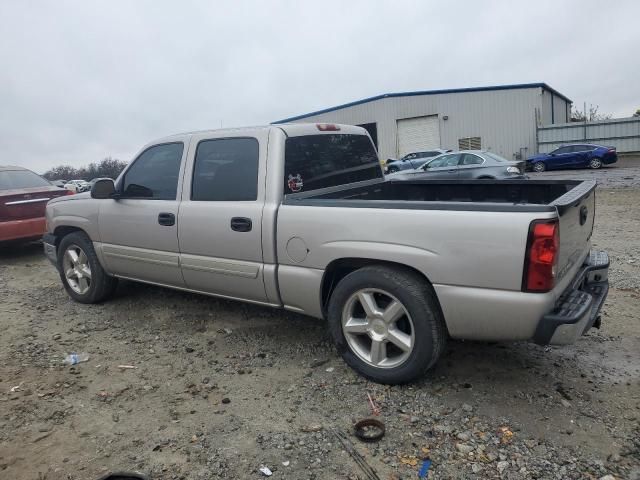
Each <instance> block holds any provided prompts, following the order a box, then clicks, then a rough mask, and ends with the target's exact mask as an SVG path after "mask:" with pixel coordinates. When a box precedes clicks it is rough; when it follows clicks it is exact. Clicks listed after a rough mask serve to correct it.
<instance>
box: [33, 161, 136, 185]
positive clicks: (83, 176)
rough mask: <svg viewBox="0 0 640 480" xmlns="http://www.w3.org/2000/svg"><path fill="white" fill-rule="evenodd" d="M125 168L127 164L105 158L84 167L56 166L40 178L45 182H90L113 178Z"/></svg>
mask: <svg viewBox="0 0 640 480" xmlns="http://www.w3.org/2000/svg"><path fill="white" fill-rule="evenodd" d="M126 166H127V162H124V161H122V160H118V159H117V158H111V157H107V158H105V159H103V160H101V161H99V162H92V163H90V164H89V165H87V166H85V167H79V168H76V167H72V166H71V165H58V166H57V167H53V168H52V169H50V170H47V171H46V172H45V173H44V174H43V175H42V176H43V177H44V178H46V179H47V180H87V181H89V180H92V179H94V178H113V179H114V180H115V179H116V177H117V176H118V175H120V172H122V170H124V167H126Z"/></svg>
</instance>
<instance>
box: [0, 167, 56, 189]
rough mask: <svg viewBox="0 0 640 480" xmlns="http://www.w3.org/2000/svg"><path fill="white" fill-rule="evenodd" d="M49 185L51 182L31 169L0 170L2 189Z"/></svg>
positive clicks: (0, 186)
mask: <svg viewBox="0 0 640 480" xmlns="http://www.w3.org/2000/svg"><path fill="white" fill-rule="evenodd" d="M49 186H51V184H50V183H49V182H47V181H46V180H45V179H44V178H42V177H41V176H40V175H36V174H35V173H33V172H30V171H29V170H4V171H0V190H13V189H16V188H33V187H49Z"/></svg>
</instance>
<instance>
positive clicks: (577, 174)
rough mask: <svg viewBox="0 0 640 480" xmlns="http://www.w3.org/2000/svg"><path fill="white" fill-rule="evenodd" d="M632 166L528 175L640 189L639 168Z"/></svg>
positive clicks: (554, 171) (555, 171) (604, 186)
mask: <svg viewBox="0 0 640 480" xmlns="http://www.w3.org/2000/svg"><path fill="white" fill-rule="evenodd" d="M631 165H634V166H626V167H623V168H620V167H618V166H616V165H613V166H610V167H603V168H601V169H599V170H590V169H588V168H585V169H582V170H552V171H550V172H542V173H535V172H531V173H529V174H528V175H529V176H530V177H531V178H544V179H549V180H567V179H570V180H595V181H596V182H597V183H598V185H600V186H601V187H603V188H638V187H640V166H637V165H639V163H638V162H634V163H633V164H631Z"/></svg>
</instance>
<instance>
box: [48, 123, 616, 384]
mask: <svg viewBox="0 0 640 480" xmlns="http://www.w3.org/2000/svg"><path fill="white" fill-rule="evenodd" d="M46 212H47V229H48V234H47V235H45V237H44V248H45V253H46V254H47V256H48V257H49V258H50V259H51V261H52V262H53V263H54V265H55V266H56V267H57V269H58V270H59V272H60V278H61V279H62V283H63V285H64V288H65V289H66V290H67V292H68V293H69V295H70V296H71V297H72V298H74V299H75V300H77V301H79V302H83V303H95V302H101V301H104V300H106V299H107V298H108V297H109V296H110V295H111V294H112V293H113V291H114V289H115V286H116V282H117V279H118V278H123V279H128V280H135V281H140V282H147V283H152V284H155V285H161V286H164V287H170V288H176V289H180V290H187V291H191V292H198V293H202V294H206V295H215V296H219V297H224V298H229V299H234V300H242V301H246V302H252V303H256V304H260V305H266V306H270V307H277V308H285V309H287V310H292V311H295V312H300V313H303V314H306V315H310V316H313V317H318V318H325V319H327V321H328V324H329V329H330V331H331V334H332V336H333V338H334V340H335V343H336V345H337V348H338V351H339V352H340V354H341V355H342V356H343V358H344V360H345V361H346V362H347V363H348V364H349V365H350V366H351V367H353V368H354V369H355V370H357V371H358V372H359V373H361V374H362V375H364V376H366V377H368V378H370V379H372V380H375V381H378V382H383V383H402V382H408V381H410V380H412V379H414V378H416V377H417V376H419V375H421V374H422V373H423V372H425V371H426V370H427V369H429V368H430V367H431V366H433V365H434V363H435V362H436V360H437V359H438V357H439V356H440V354H441V353H442V351H443V348H444V345H445V341H446V340H447V338H448V337H452V338H459V339H469V340H491V341H498V340H505V341H514V340H532V341H534V342H537V343H540V344H568V343H571V342H574V341H575V340H576V339H577V338H578V337H579V336H580V335H582V334H583V333H585V332H586V331H587V330H589V329H590V328H591V327H592V326H599V322H600V318H599V311H600V309H601V307H602V304H603V302H604V299H605V298H606V295H607V292H608V280H607V272H608V267H609V260H608V257H607V254H606V253H605V252H595V251H592V250H591V249H590V239H591V233H592V229H593V221H594V213H595V184H594V182H577V181H528V180H502V181H496V180H479V181H478V180H476V181H442V180H440V181H434V180H415V181H414V180H406V181H389V180H385V179H384V176H383V173H382V169H381V167H380V164H379V161H378V157H377V154H376V150H375V147H374V145H373V144H372V142H371V139H370V138H369V136H368V135H367V133H366V131H365V130H363V129H362V128H358V127H353V126H346V125H332V124H306V125H305V124H294V125H277V126H275V125H274V126H266V127H259V128H243V129H227V130H212V131H203V132H194V133H187V134H181V135H175V136H171V137H168V138H163V139H161V140H158V141H156V142H153V143H151V144H149V145H147V146H145V147H144V148H143V149H142V151H141V152H140V153H139V154H138V155H137V156H136V158H135V159H134V160H133V161H132V162H131V164H130V165H129V166H128V168H127V169H126V170H125V171H124V172H123V173H122V174H121V175H120V177H119V178H118V179H117V181H116V182H115V183H114V182H113V181H112V180H108V179H105V180H100V181H98V182H96V183H95V184H94V186H93V188H92V190H91V193H84V194H80V195H73V196H65V197H60V198H58V199H54V200H52V201H50V202H49V204H48V205H47V210H46Z"/></svg>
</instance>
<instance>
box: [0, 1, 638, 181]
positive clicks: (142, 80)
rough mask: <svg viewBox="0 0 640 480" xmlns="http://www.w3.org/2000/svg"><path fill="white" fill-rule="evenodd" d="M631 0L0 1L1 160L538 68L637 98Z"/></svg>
mask: <svg viewBox="0 0 640 480" xmlns="http://www.w3.org/2000/svg"><path fill="white" fill-rule="evenodd" d="M639 18H640V1H635V0H629V1H609V2H603V1H601V0H598V1H591V0H578V1H545V0H537V1H535V2H532V1H444V0H440V1H439V2H432V1H403V0H393V1H373V0H369V1H354V0H350V1H332V0H322V1H275V0H270V1H251V2H250V1H241V0H235V1H227V2H216V1H213V0H208V1H189V0H182V1H180V2H175V1H160V0H154V1H143V0H136V1H120V0H109V1H98V0H92V1H90V2H87V1H86V0H83V1H64V0H55V1H48V2H47V1H29V2H19V1H13V2H10V1H4V2H1V3H0V164H4V165H21V166H24V167H27V168H31V169H33V170H35V171H37V172H39V173H42V172H44V171H46V170H47V169H49V168H51V167H53V166H56V165H60V164H68V165H74V166H81V165H86V164H88V163H90V162H96V161H100V160H101V159H103V158H105V157H107V156H111V157H115V158H119V159H121V160H127V161H128V160H131V159H132V158H133V156H134V155H135V154H136V152H137V151H138V150H139V149H140V148H141V147H142V146H143V145H144V144H145V143H148V142H149V141H152V140H153V139H155V138H159V137H162V136H165V135H170V134H173V133H179V132H185V131H190V130H202V129H208V128H219V127H221V126H222V127H233V126H243V125H259V124H266V123H270V122H272V121H275V120H279V119H282V118H286V117H290V116H294V115H298V114H302V113H307V112H310V111H314V110H319V109H323V108H327V107H331V106H334V105H339V104H342V103H345V102H349V101H353V100H358V99H361V98H365V97H369V96H373V95H378V94H382V93H392V92H402V91H412V90H431V89H443V88H461V87H475V86H487V85H502V84H512V83H531V82H545V83H547V84H549V85H550V86H551V87H553V88H554V89H556V90H558V91H559V92H561V93H563V94H564V95H566V96H568V97H569V98H570V99H571V100H573V102H574V104H575V105H580V106H582V104H583V102H587V104H593V105H598V106H599V111H600V112H603V113H610V114H612V115H613V116H614V117H628V116H631V115H632V114H633V112H635V111H636V109H638V108H640V54H639V53H638V52H639V51H640V29H639V28H638V19H639Z"/></svg>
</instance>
